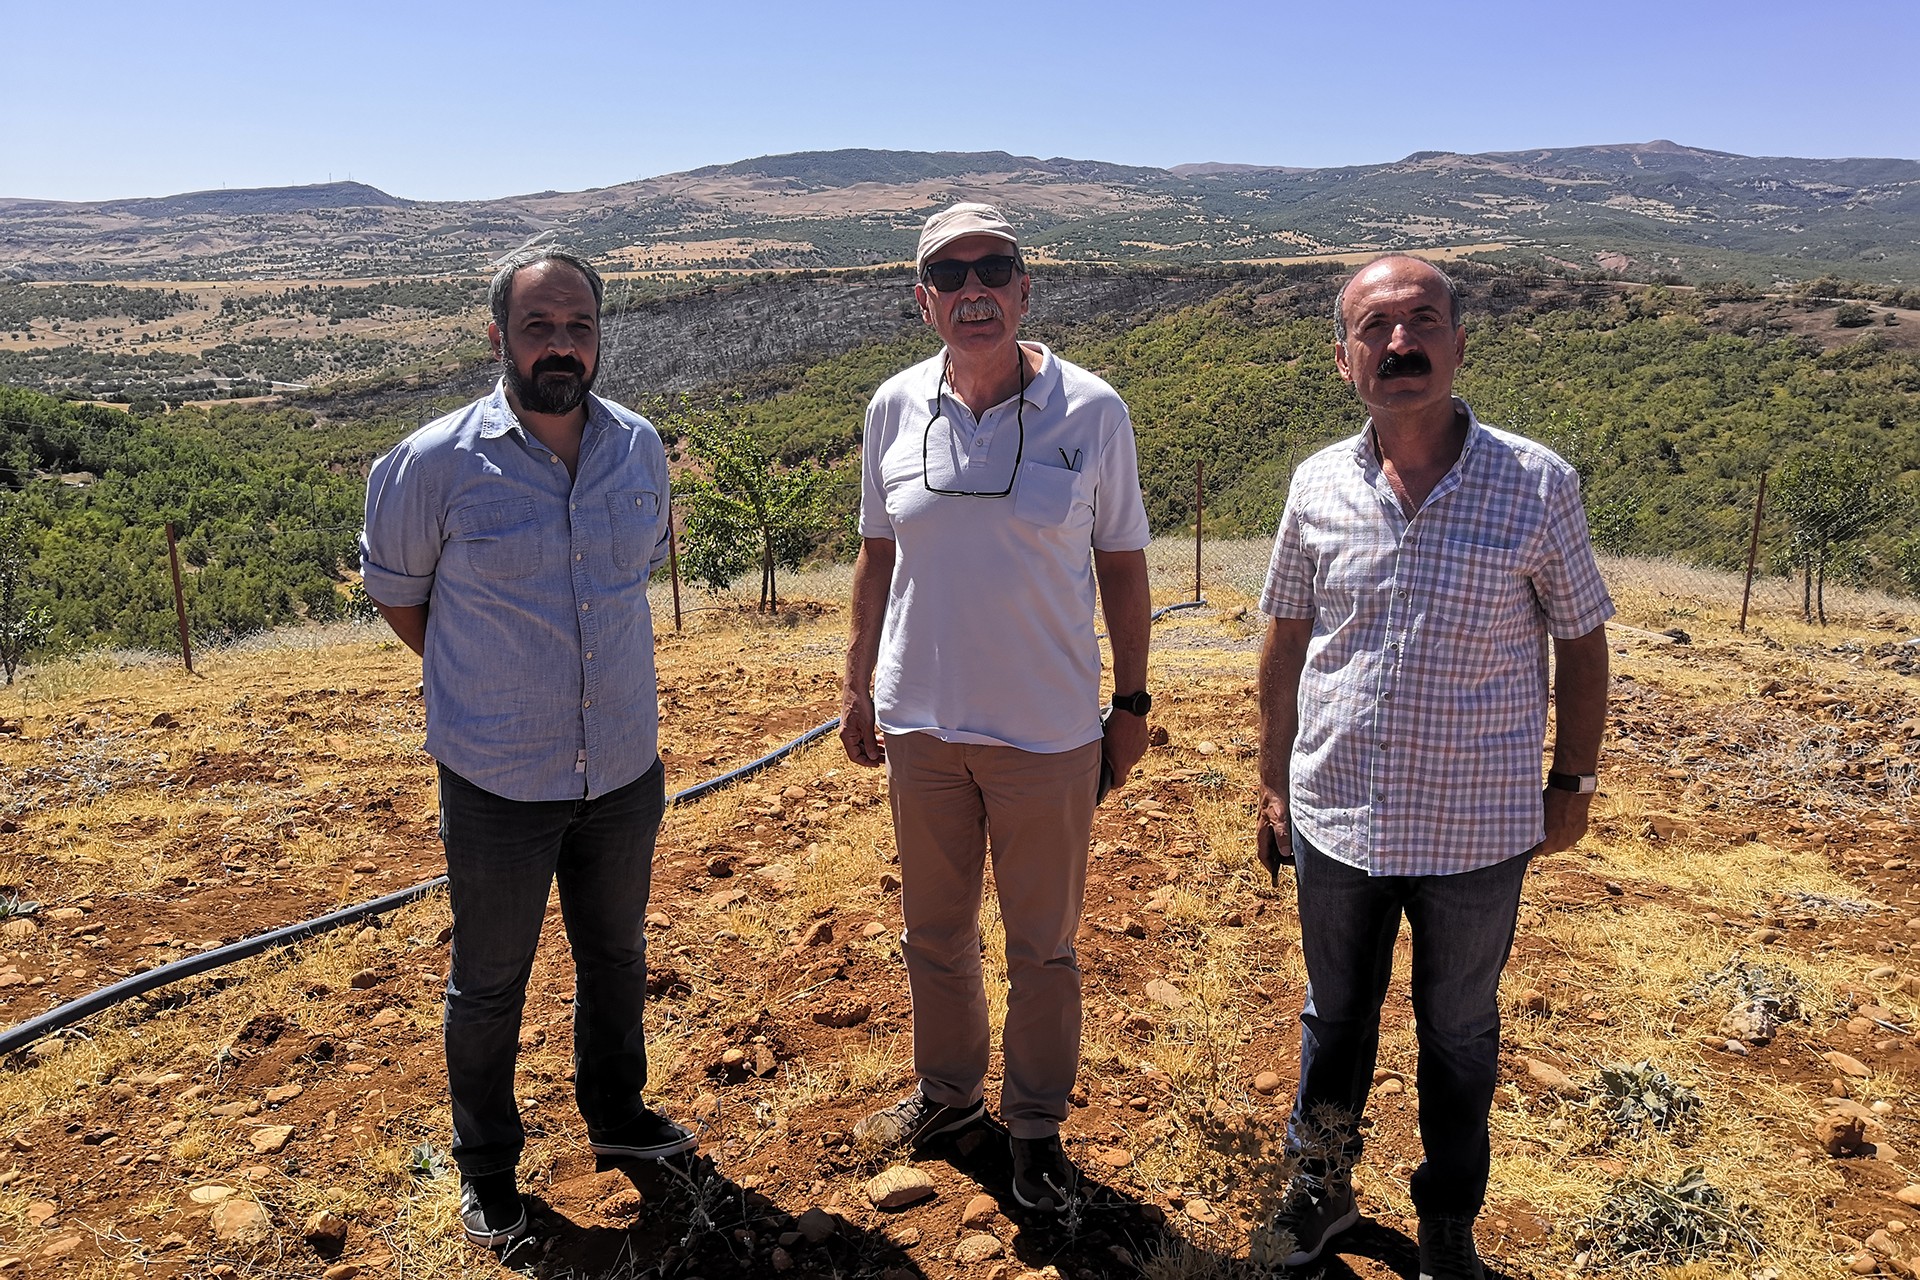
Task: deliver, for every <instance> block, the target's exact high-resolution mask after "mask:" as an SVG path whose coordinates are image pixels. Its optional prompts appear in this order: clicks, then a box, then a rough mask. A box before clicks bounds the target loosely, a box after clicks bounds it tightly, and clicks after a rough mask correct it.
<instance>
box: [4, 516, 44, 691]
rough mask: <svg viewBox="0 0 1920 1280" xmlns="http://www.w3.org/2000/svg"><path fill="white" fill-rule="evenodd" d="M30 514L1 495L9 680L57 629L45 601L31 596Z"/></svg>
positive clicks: (6, 662)
mask: <svg viewBox="0 0 1920 1280" xmlns="http://www.w3.org/2000/svg"><path fill="white" fill-rule="evenodd" d="M30 558H31V556H30V548H29V546H28V543H27V518H26V514H25V513H24V512H23V511H21V510H20V504H19V501H18V500H17V499H6V498H0V668H4V669H5V671H6V678H7V680H6V682H7V683H8V684H12V683H13V673H14V672H15V671H17V670H19V667H20V664H21V662H22V661H24V660H25V659H26V656H27V654H28V653H30V652H32V651H33V650H34V649H35V648H37V647H38V646H39V645H40V643H41V642H42V641H44V640H45V639H46V638H47V635H48V633H49V632H51V631H52V630H53V615H52V614H50V613H48V611H47V608H46V606H45V605H36V604H33V603H31V602H30V601H29V600H28V598H27V561H28V560H29V559H30Z"/></svg>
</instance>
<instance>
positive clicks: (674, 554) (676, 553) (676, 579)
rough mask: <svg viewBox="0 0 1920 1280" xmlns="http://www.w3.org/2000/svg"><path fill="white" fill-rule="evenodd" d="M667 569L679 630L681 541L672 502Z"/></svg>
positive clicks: (676, 624) (668, 522) (675, 620)
mask: <svg viewBox="0 0 1920 1280" xmlns="http://www.w3.org/2000/svg"><path fill="white" fill-rule="evenodd" d="M655 545H658V544H657V543H656V544H655ZM667 571H668V572H669V573H670V574H671V575H672V576H673V629H674V630H675V631H678V630H679V629H680V541H679V539H678V538H676V537H675V536H674V533H673V507H672V505H671V504H669V505H668V507H667Z"/></svg>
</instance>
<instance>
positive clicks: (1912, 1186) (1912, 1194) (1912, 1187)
mask: <svg viewBox="0 0 1920 1280" xmlns="http://www.w3.org/2000/svg"><path fill="white" fill-rule="evenodd" d="M1893 1198H1894V1199H1895V1200H1898V1201H1899V1202H1900V1203H1901V1204H1910V1205H1914V1206H1915V1207H1920V1182H1915V1183H1909V1184H1908V1185H1906V1186H1904V1187H1902V1188H1900V1189H1899V1190H1898V1191H1896V1192H1894V1193H1893Z"/></svg>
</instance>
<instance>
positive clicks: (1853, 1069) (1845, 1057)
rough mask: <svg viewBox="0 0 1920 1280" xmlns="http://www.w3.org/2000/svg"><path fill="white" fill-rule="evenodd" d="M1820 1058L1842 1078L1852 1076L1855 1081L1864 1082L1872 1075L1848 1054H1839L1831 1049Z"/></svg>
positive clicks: (1863, 1065)
mask: <svg viewBox="0 0 1920 1280" xmlns="http://www.w3.org/2000/svg"><path fill="white" fill-rule="evenodd" d="M1820 1056H1821V1057H1823V1058H1825V1059H1826V1060H1827V1062H1828V1064H1829V1065H1830V1066H1832V1067H1833V1069H1834V1070H1835V1071H1838V1072H1839V1073H1840V1074H1841V1075H1843V1076H1852V1077H1853V1078H1854V1079H1855V1080H1865V1079H1866V1078H1867V1077H1868V1076H1870V1075H1872V1074H1873V1072H1871V1071H1869V1070H1868V1069H1867V1066H1866V1064H1865V1063H1863V1062H1861V1061H1860V1059H1858V1058H1855V1057H1852V1056H1851V1055H1849V1054H1844V1053H1841V1052H1840V1051H1839V1050H1838V1049H1831V1050H1829V1051H1827V1052H1826V1053H1823V1054H1821V1055H1820Z"/></svg>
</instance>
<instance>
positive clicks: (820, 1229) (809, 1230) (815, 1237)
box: [793, 1205, 840, 1244]
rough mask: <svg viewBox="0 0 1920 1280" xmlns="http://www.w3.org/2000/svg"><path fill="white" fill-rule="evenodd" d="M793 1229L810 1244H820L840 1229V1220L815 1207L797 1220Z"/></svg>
mask: <svg viewBox="0 0 1920 1280" xmlns="http://www.w3.org/2000/svg"><path fill="white" fill-rule="evenodd" d="M793 1229H794V1230H796V1231H798V1232H799V1233H800V1236H801V1238H802V1239H803V1240H805V1241H806V1242H807V1243H808V1244H820V1243H821V1242H823V1241H825V1240H826V1239H828V1238H829V1237H831V1236H832V1235H833V1233H834V1232H836V1231H838V1230H839V1229H840V1220H839V1219H838V1218H836V1217H834V1216H833V1215H832V1214H830V1213H828V1212H827V1211H826V1210H825V1209H822V1208H820V1207H819V1206H818V1205H815V1206H814V1207H813V1208H811V1209H809V1210H807V1211H806V1212H805V1213H803V1214H801V1215H800V1216H799V1218H797V1219H795V1221H794V1224H793Z"/></svg>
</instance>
